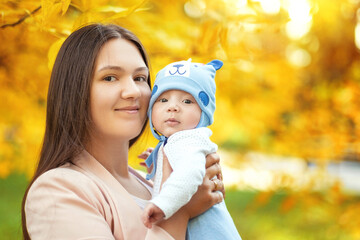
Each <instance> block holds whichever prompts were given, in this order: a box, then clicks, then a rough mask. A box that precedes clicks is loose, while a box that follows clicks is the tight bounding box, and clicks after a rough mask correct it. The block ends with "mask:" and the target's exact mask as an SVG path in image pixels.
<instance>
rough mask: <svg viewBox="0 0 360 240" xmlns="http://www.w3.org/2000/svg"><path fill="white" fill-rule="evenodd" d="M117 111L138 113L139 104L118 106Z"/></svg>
mask: <svg viewBox="0 0 360 240" xmlns="http://www.w3.org/2000/svg"><path fill="white" fill-rule="evenodd" d="M115 111H118V112H127V113H137V112H138V111H139V106H126V107H122V108H116V109H115Z"/></svg>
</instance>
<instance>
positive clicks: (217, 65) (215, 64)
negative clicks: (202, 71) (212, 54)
mask: <svg viewBox="0 0 360 240" xmlns="http://www.w3.org/2000/svg"><path fill="white" fill-rule="evenodd" d="M206 65H212V66H213V67H214V68H215V70H219V69H220V68H221V67H222V66H223V62H222V61H220V60H217V59H215V60H212V61H211V62H209V63H207V64H206Z"/></svg>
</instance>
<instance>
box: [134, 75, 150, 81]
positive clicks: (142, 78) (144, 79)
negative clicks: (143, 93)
mask: <svg viewBox="0 0 360 240" xmlns="http://www.w3.org/2000/svg"><path fill="white" fill-rule="evenodd" d="M146 80H147V78H146V77H145V76H138V77H135V78H134V81H136V82H146Z"/></svg>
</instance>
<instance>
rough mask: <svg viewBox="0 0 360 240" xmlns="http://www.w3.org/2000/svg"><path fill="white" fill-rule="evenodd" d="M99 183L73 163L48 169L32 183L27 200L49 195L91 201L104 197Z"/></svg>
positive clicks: (55, 197) (56, 197)
mask: <svg viewBox="0 0 360 240" xmlns="http://www.w3.org/2000/svg"><path fill="white" fill-rule="evenodd" d="M102 192H103V191H102V190H101V189H100V187H99V185H98V184H97V183H96V182H95V181H94V180H93V179H91V177H89V176H88V175H87V174H86V173H84V172H82V171H81V170H80V169H79V168H77V167H76V166H75V165H73V164H71V163H67V164H65V165H63V166H61V167H58V168H54V169H51V170H48V171H47V172H45V173H43V174H42V175H40V176H39V177H38V178H37V179H36V180H35V181H34V182H33V184H32V185H31V187H30V189H29V192H28V196H27V202H31V200H32V199H37V198H44V197H47V198H48V200H50V199H54V200H57V199H61V198H74V199H75V198H77V199H84V200H86V201H88V202H90V203H95V202H98V200H99V199H101V198H103V197H104V196H103V194H102Z"/></svg>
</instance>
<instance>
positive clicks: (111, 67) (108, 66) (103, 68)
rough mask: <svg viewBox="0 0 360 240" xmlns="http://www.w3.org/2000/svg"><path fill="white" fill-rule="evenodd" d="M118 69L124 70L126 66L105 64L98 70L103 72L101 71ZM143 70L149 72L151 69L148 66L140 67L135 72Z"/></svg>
mask: <svg viewBox="0 0 360 240" xmlns="http://www.w3.org/2000/svg"><path fill="white" fill-rule="evenodd" d="M109 69H111V70H117V71H124V68H122V67H120V66H115V65H107V66H104V67H102V68H100V69H99V70H98V72H101V71H104V70H109ZM142 71H146V72H149V69H148V68H147V67H138V68H136V69H135V71H134V72H142Z"/></svg>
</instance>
